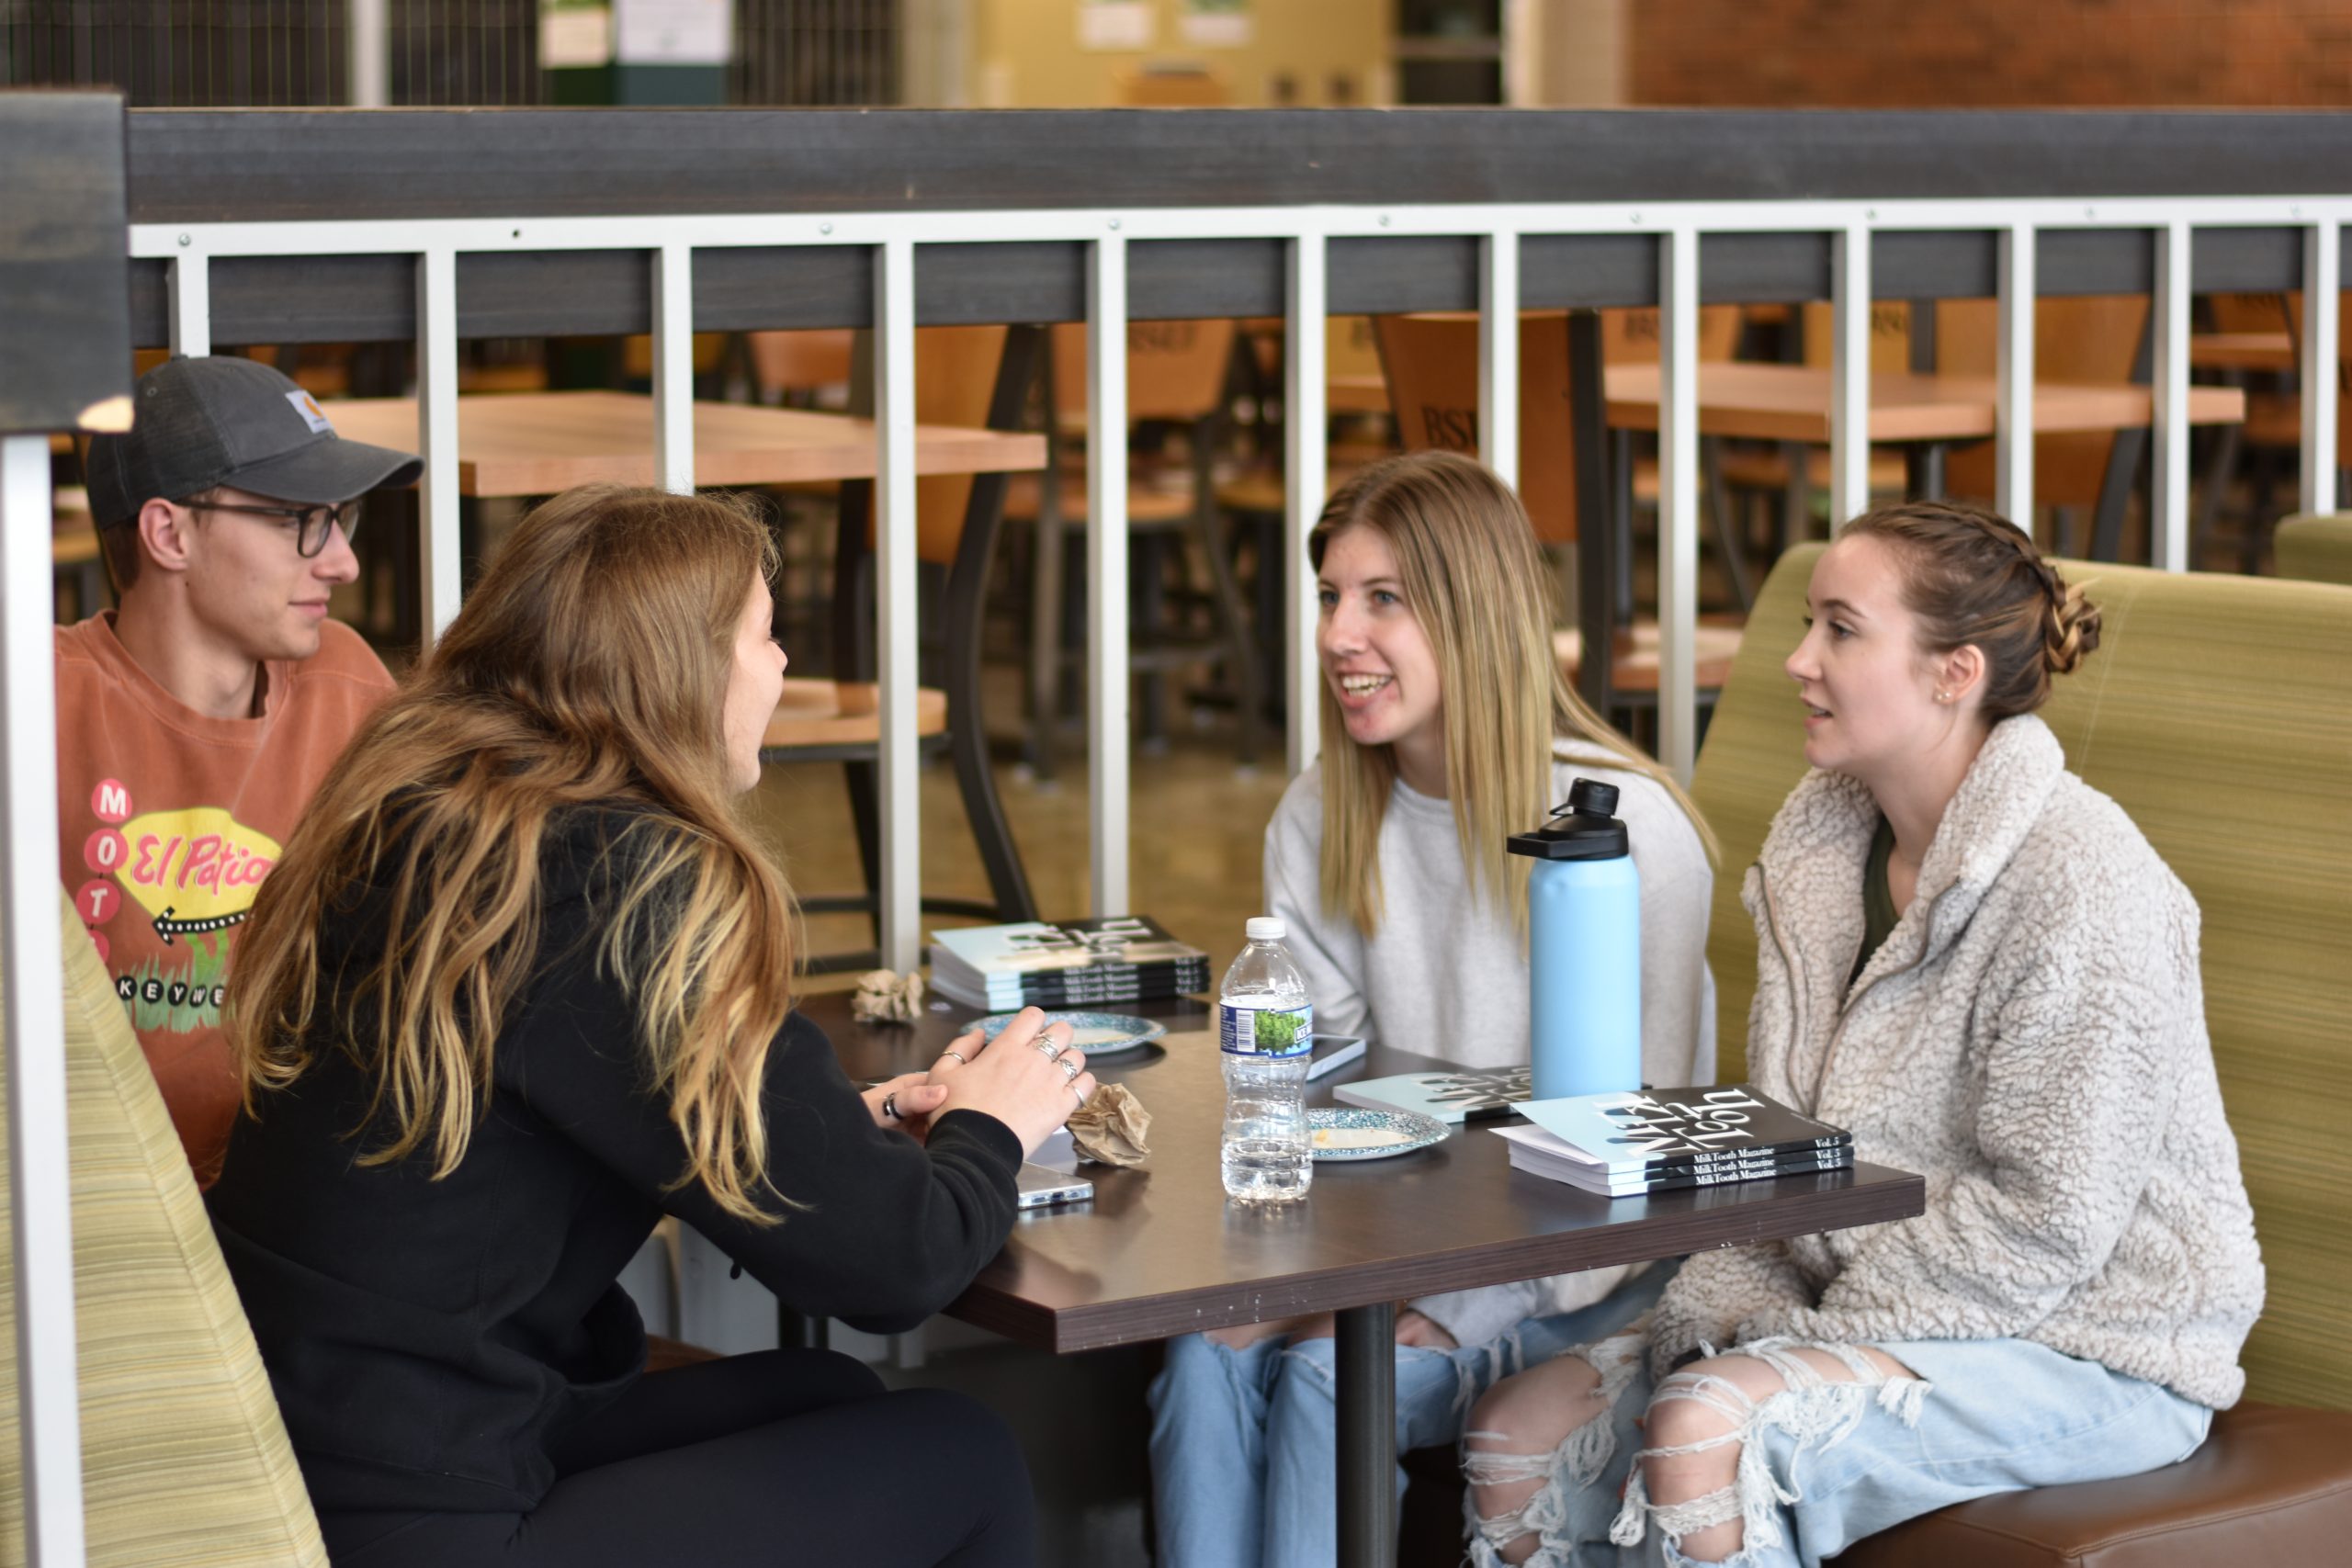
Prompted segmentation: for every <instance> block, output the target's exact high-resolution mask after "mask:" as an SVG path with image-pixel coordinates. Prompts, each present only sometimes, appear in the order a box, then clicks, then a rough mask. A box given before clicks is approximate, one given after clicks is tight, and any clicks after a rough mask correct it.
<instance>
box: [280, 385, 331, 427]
mask: <svg viewBox="0 0 2352 1568" xmlns="http://www.w3.org/2000/svg"><path fill="white" fill-rule="evenodd" d="M286 400H287V401H288V402H289V403H292V404H293V405H294V412H296V413H299V414H300V415H301V416H302V423H305V424H307V425H309V426H310V427H311V434H313V435H316V434H319V433H321V432H322V431H323V432H325V433H326V434H329V435H333V434H334V425H332V424H329V423H327V416H326V414H325V413H324V412H322V410H321V409H320V408H319V405H318V400H316V399H314V398H312V397H311V394H310V393H308V392H300V391H297V392H288V393H287V394H286Z"/></svg>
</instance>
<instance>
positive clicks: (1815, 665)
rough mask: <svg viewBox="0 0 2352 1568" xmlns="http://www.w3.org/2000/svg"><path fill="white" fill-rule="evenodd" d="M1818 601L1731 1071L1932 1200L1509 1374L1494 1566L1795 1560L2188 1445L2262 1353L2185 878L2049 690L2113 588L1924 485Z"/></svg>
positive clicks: (1753, 1265) (1797, 1245)
mask: <svg viewBox="0 0 2352 1568" xmlns="http://www.w3.org/2000/svg"><path fill="white" fill-rule="evenodd" d="M1809 607H1810V614H1809V615H1808V617H1807V628H1808V629H1807V630H1806V632H1805V635H1804V641H1803V642H1801V643H1800V644H1799V645H1798V647H1797V650H1796V651H1795V653H1793V654H1792V655H1791V656H1790V658H1789V661H1788V666H1787V668H1788V672H1789V674H1790V675H1791V677H1792V678H1793V679H1794V680H1795V681H1796V682H1797V683H1798V686H1799V687H1800V689H1801V692H1802V694H1803V697H1804V703H1805V719H1804V726H1805V760H1806V761H1808V762H1810V763H1811V764H1813V769H1814V771H1813V772H1812V773H1808V774H1807V775H1806V777H1805V779H1804V782H1803V783H1802V784H1799V785H1798V786H1797V788H1796V790H1795V791H1794V793H1792V795H1790V796H1789V799H1788V801H1787V803H1786V804H1785V805H1783V806H1782V807H1781V812H1780V815H1779V817H1778V818H1775V819H1774V821H1773V824H1772V830H1771V833H1770V836H1769V837H1768V838H1767V840H1765V844H1764V852H1763V856H1762V858H1761V861H1760V862H1759V863H1758V865H1757V866H1756V867H1755V868H1753V869H1752V870H1751V871H1749V873H1748V874H1747V883H1746V886H1745V887H1744V889H1743V894H1742V897H1743V900H1744V902H1745V903H1746V905H1747V909H1748V911H1749V913H1750V914H1751V915H1752V916H1753V917H1754V918H1755V920H1756V928H1757V936H1758V985H1757V992H1756V1000H1755V1004H1754V1007H1753V1009H1752V1010H1751V1012H1750V1014H1749V1018H1748V1062H1749V1069H1750V1072H1751V1075H1752V1077H1753V1078H1754V1081H1755V1082H1756V1084H1757V1085H1758V1087H1759V1088H1761V1089H1763V1090H1764V1091H1765V1092H1766V1093H1768V1094H1770V1095H1772V1096H1773V1097H1775V1098H1777V1099H1779V1100H1784V1101H1786V1102H1788V1103H1790V1104H1792V1105H1794V1106H1796V1107H1798V1108H1800V1109H1802V1110H1804V1111H1810V1112H1812V1113H1813V1114H1815V1115H1817V1116H1820V1117H1822V1118H1823V1119H1825V1120H1826V1121H1829V1122H1836V1123H1838V1124H1840V1125H1843V1126H1846V1127H1849V1128H1851V1129H1852V1130H1853V1134H1854V1146H1855V1152H1856V1154H1857V1155H1858V1156H1860V1157H1861V1158H1863V1159H1868V1160H1872V1161H1877V1162H1880V1163H1883V1164H1886V1165H1892V1166H1897V1167H1901V1168H1906V1169H1910V1170H1915V1171H1918V1172H1921V1173H1922V1174H1924V1175H1925V1176H1926V1178H1927V1186H1928V1207H1927V1213H1925V1214H1923V1215H1922V1216H1920V1217H1919V1218H1917V1219H1914V1220H1908V1221H1904V1222H1900V1223H1896V1224H1885V1225H1878V1226H1872V1227H1870V1228H1866V1229H1861V1230H1849V1231H1837V1232H1830V1233H1826V1234H1823V1235H1809V1236H1803V1237H1799V1238H1797V1239H1795V1240H1793V1241H1789V1242H1784V1243H1783V1242H1774V1243H1768V1244H1766V1245H1764V1246H1760V1247H1745V1248H1739V1249H1736V1250H1725V1251H1718V1252H1711V1253H1704V1254H1702V1255H1699V1256H1697V1257H1694V1258H1691V1260H1690V1261H1688V1262H1687V1263H1685V1264H1684V1266H1683V1268H1682V1270H1681V1272H1680V1273H1679V1275H1678V1276H1676V1278H1675V1279H1674V1280H1673V1281H1672V1282H1671V1283H1670V1284H1668V1287H1667V1289H1666V1292H1665V1294H1664V1295H1663V1297H1662V1298H1661V1299H1660V1300H1659V1302H1658V1304H1657V1308H1656V1309H1655V1310H1654V1311H1653V1312H1652V1313H1651V1314H1650V1315H1649V1316H1648V1317H1647V1318H1645V1319H1644V1320H1642V1321H1641V1322H1638V1323H1636V1324H1635V1325H1634V1326H1633V1327H1632V1328H1630V1329H1628V1330H1627V1331H1626V1332H1625V1333H1623V1334H1622V1335H1620V1336H1618V1337H1614V1338H1611V1339H1607V1340H1603V1341H1601V1342H1600V1343H1599V1344H1596V1345H1592V1346H1589V1347H1585V1348H1581V1349H1579V1350H1577V1351H1573V1352H1570V1353H1569V1354H1566V1355H1564V1356H1562V1357H1561V1358H1559V1359H1556V1360H1553V1361H1550V1362H1547V1363H1545V1364H1544V1365H1543V1366H1540V1367H1536V1368H1533V1369H1531V1370H1530V1371H1526V1372H1524V1373H1521V1375H1520V1376H1518V1377H1516V1378H1513V1379H1510V1380H1508V1381H1506V1382H1502V1383H1500V1384H1498V1385H1497V1386H1496V1387H1495V1389H1493V1390H1492V1391H1491V1392H1490V1393H1488V1394H1487V1396H1486V1397H1485V1399H1484V1400H1483V1401H1481V1403H1480V1404H1479V1406H1478V1408H1477V1409H1476V1412H1474V1414H1473V1416H1472V1418H1471V1421H1470V1428H1471V1429H1470V1435H1469V1438H1468V1439H1467V1441H1466V1442H1465V1445H1464V1447H1465V1455H1464V1469H1465V1471H1466V1472H1467V1474H1468V1476H1469V1479H1470V1481H1471V1483H1472V1499H1471V1502H1472V1507H1473V1510H1474V1515H1475V1528H1474V1531H1473V1537H1472V1541H1471V1548H1472V1556H1473V1558H1474V1559H1475V1561H1476V1562H1477V1563H1479V1564H1480V1565H1481V1568H1491V1565H1492V1564H1494V1563H1495V1562H1498V1561H1500V1562H1510V1563H1521V1562H1534V1563H1536V1564H1539V1565H1541V1568H1554V1565H1560V1564H1566V1563H1567V1562H1578V1563H1586V1562H1593V1561H1596V1560H1600V1561H1606V1560H1608V1559H1609V1555H1610V1554H1609V1552H1608V1549H1607V1547H1606V1546H1604V1545H1602V1544H1601V1543H1602V1542H1603V1541H1604V1540H1606V1541H1613V1542H1614V1543H1615V1544H1616V1545H1618V1546H1622V1547H1629V1548H1630V1547H1634V1546H1635V1545H1636V1544H1637V1543H1640V1542H1642V1541H1643V1540H1644V1539H1645V1535H1647V1534H1648V1533H1649V1531H1650V1529H1652V1527H1655V1531H1656V1535H1657V1537H1660V1538H1663V1540H1662V1541H1661V1544H1660V1546H1659V1548H1658V1550H1659V1551H1662V1553H1663V1555H1664V1558H1665V1560H1666V1561H1667V1562H1668V1563H1674V1564H1679V1563H1681V1562H1707V1563H1713V1562H1731V1563H1736V1564H1739V1565H1740V1568H1766V1565H1771V1568H1782V1565H1786V1564H1790V1563H1794V1562H1802V1563H1804V1564H1805V1568H1815V1564H1817V1563H1818V1562H1820V1561H1821V1560H1822V1559H1823V1558H1826V1557H1831V1556H1834V1555H1835V1554H1836V1553H1837V1552H1838V1551H1841V1550H1842V1549H1843V1548H1845V1547H1846V1546H1847V1545H1848V1544H1849V1543H1850V1542H1852V1541H1853V1540H1856V1539H1858V1538H1860V1537H1861V1536H1864V1535H1868V1534H1870V1533H1871V1532H1872V1531H1874V1530H1880V1529H1886V1528H1887V1527H1889V1526H1891V1525H1894V1524H1897V1523H1899V1522H1901V1521H1902V1520H1904V1519H1906V1518H1911V1517H1916V1516H1917V1515H1920V1514H1924V1513H1927V1512H1929V1511H1930V1510H1932V1509H1935V1508H1939V1507H1942V1506H1945V1505H1947V1504H1951V1503H1956V1502H1960V1501H1962V1500H1964V1499H1966V1498H1969V1497H1974V1496H1980V1495H1985V1494H1986V1493H1991V1492H1999V1491H2007V1490H2013V1489H2016V1488H2019V1487H2027V1486H2041V1485H2051V1484H2056V1483H2064V1482H2072V1481H2086V1480H2094V1479H2102V1478H2107V1477H2112V1476H2119V1475H2131V1474H2136V1473H2138V1472H2143V1471H2147V1470H2153V1469H2154V1468H2156V1467H2158V1466H2161V1465H2165V1464H2169V1463H2171V1462H2173V1461H2177V1460H2180V1459H2182V1458H2185V1457H2186V1456H2187V1455H2188V1454H2189V1453H2190V1452H2191V1451H2193V1450H2195V1449H2196V1448H2197V1446H2198V1444H2199V1443H2200V1442H2201V1441H2203V1439H2204V1437H2205V1432H2206V1428H2207V1427H2208V1426H2209V1425H2210V1423H2211V1418H2212V1412H2213V1411H2215V1410H2217V1409H2222V1408H2226V1407H2227V1406H2228V1405H2230V1404H2233V1403H2234V1402H2235V1401H2236V1399H2237V1397H2238V1394H2239V1392H2240V1390H2241V1389H2242V1387H2243V1386H2244V1382H2245V1377H2244V1374H2243V1373H2242V1372H2240V1371H2239V1370H2238V1365H2237V1357H2238V1350H2239V1347H2240V1346H2241V1345H2242V1344H2243V1343H2244V1341H2245V1335H2246V1331H2247V1329H2248V1328H2249V1327H2251V1326H2252V1325H2253V1323H2254V1320H2255V1318H2256V1314H2258V1313H2259V1312H2260V1310H2261V1306H2262V1264H2261V1259H2260V1256H2259V1254H2258V1253H2257V1252H2256V1247H2255V1238H2254V1222H2253V1214H2252V1211H2251V1210H2250V1209H2249V1207H2248V1205H2247V1202H2246V1197H2245V1186H2244V1183H2243V1182H2242V1180H2241V1179H2240V1178H2239V1174H2238V1161H2237V1145H2236V1142H2235V1140H2234V1139H2233V1137H2232V1136H2231V1134H2230V1129H2229V1124H2228V1122H2226V1121H2225V1120H2224V1119H2223V1116H2222V1095H2221V1089H2220V1086H2219V1084H2218V1082H2217V1081H2216V1079H2215V1077H2214V1071H2213V1059H2212V1051H2211V1045H2210V1044H2209V1043H2208V1042H2207V1039H2206V1035H2205V1011H2204V998H2203V994H2202V992H2201V990H2200V989H2199V980H2198V960H2197V939H2198V914H2197V906H2196V903H2195V901H2194V900H2193V899H2192V898H2191V897H2189V895H2188V889H2186V888H2185V887H2183V886H2181V884H2180V882H2179V881H2178V880H2177V878H2176V877H2175V876H2174V875H2173V874H2172V873H2171V872H2170V871H2169V870H2167V869H2166V868H2165V863H2164V862H2163V861H2162V860H2160V859H2159V858H2157V855H2156V853H2155V852H2154V850H2153V849H2151V848H2150V847H2149V845H2148V841H2147V840H2145V839H2144V838H2143V837H2142V836H2141V834H2140V832H2139V829H2136V828H2134V827H2133V826H2132V824H2131V819H2130V818H2128V817H2126V816H2125V815H2124V814H2123V812H2122V810H2121V809H2120V807H2117V806H2116V805H2115V803H2114V802H2113V801H2110V800H2109V799H2108V798H2107V797H2106V796H2105V795H2100V794H2099V793H2098V791H2096V790H2094V789H2092V788H2091V787H2090V786H2089V785H2087V784H2085V783H2083V781H2082V780H2081V779H2079V778H2077V777H2075V775H2074V774H2073V773H2068V772H2067V771H2066V767H2065V759H2064V756H2063V755H2062V754H2061V752H2060V750H2059V747H2058V742H2057V741H2056V739H2054V738H2052V735H2051V733H2050V730H2049V729H2048V728H2047V727H2046V726H2044V725H2043V724H2042V722H2041V720H2040V719H2038V718H2036V717H2034V716H2032V715H2033V710H2034V709H2035V708H2036V707H2038V706H2040V705H2041V702H2042V700H2043V698H2044V697H2045V696H2046V695H2047V694H2048V693H2049V688H2050V678H2051V677H2052V675H2053V674H2064V673H2065V672H2067V671H2071V670H2072V669H2074V668H2075V665H2076V664H2077V663H2078V662H2079V661H2080V660H2082V659H2083V658H2084V657H2085V656H2086V655H2087V654H2089V653H2090V652H2091V650H2092V649H2095V648H2096V647H2097V646H2098V626H2099V618H2098V610H2097V609H2096V608H2094V607H2093V606H2092V605H2090V604H2087V603H2086V602H2085V600H2084V598H2083V595H2082V591H2081V590H2080V589H2079V588H2074V587H2069V586H2068V585H2066V584H2065V583H2064V581H2061V580H2060V578H2059V576H2058V574H2057V573H2056V572H2055V571H2054V570H2052V569H2051V568H2050V566H2049V565H2048V564H2047V563H2046V562H2044V561H2043V560H2042V558H2041V555H2040V554H2039V552H2037V551H2036V550H2035V548H2034V547H2033V545H2032V543H2031V542H2030V540H2029V539H2028V538H2027V537H2026V536H2024V535H2023V534H2022V533H2020V532H2019V531H2018V529H2017V528H2016V527H2014V526H2013V525H2010V524H2008V523H2007V522H2006V521H2004V520H2002V519H1999V518H1996V517H1992V516H1988V515H1986V514H1984V513H1976V512H1973V511H1969V510H1966V509H1963V508H1960V507H1953V506H1947V505H1941V504H1934V503H1925V502H1915V503H1911V504H1907V505H1903V506H1897V507H1893V508H1889V509H1886V510H1884V511H1881V512H1877V513H1871V514H1870V515H1869V516H1866V517H1863V518H1861V519H1860V520H1858V521H1857V522H1855V523H1853V524H1851V525H1849V526H1848V527H1847V528H1846V529H1845V530H1844V532H1843V533H1842V534H1841V535H1840V536H1839V539H1838V543H1837V544H1836V545H1834V546H1833V547H1831V548H1830V549H1829V550H1828V551H1827V552H1826V554H1824V555H1823V557H1822V558H1821V560H1820V562H1819V564H1818V565H1817V566H1816V567H1815V570H1814V576H1813V582H1812V586H1811V592H1810V595H1809ZM1751 635H1752V634H1751ZM1694 1358H1695V1359H1694ZM1653 1380H1655V1381H1653ZM1636 1418H1640V1421H1641V1425H1640V1427H1639V1428H1638V1431H1637V1428H1636V1427H1635V1421H1636ZM1637 1450H1638V1451H1637ZM1621 1484H1622V1485H1623V1495H1622V1498H1621V1495H1620V1487H1621ZM1596 1552H1598V1553H1599V1557H1598V1559H1596V1557H1595V1555H1594V1553H1596ZM1580 1553H1581V1555H1579V1554H1580Z"/></svg>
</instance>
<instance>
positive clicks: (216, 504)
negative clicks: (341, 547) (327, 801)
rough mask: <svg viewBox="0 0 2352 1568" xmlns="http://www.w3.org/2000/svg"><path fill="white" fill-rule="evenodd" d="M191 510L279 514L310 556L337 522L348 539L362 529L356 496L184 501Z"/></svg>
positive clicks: (301, 549)
mask: <svg viewBox="0 0 2352 1568" xmlns="http://www.w3.org/2000/svg"><path fill="white" fill-rule="evenodd" d="M180 504H181V505H182V506H185V507H187V509H188V510H189V511H190V512H242V513H246V514H247V515H248V516H253V517H275V518H277V520H278V521H279V522H281V523H288V524H291V525H293V528H294V553H295V554H297V555H300V556H302V557H304V558H310V557H313V556H316V555H317V554H318V553H319V552H320V551H321V550H323V549H325V548H326V547H327V531H328V530H329V529H331V528H333V527H334V526H335V525H337V524H341V525H343V537H344V540H345V543H348V542H350V540H351V537H352V536H354V535H356V534H357V533H358V532H359V502H357V501H356V500H352V501H344V502H336V503H335V504H334V505H333V506H247V505H244V504H243V503H241V502H232V501H183V502H180Z"/></svg>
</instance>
